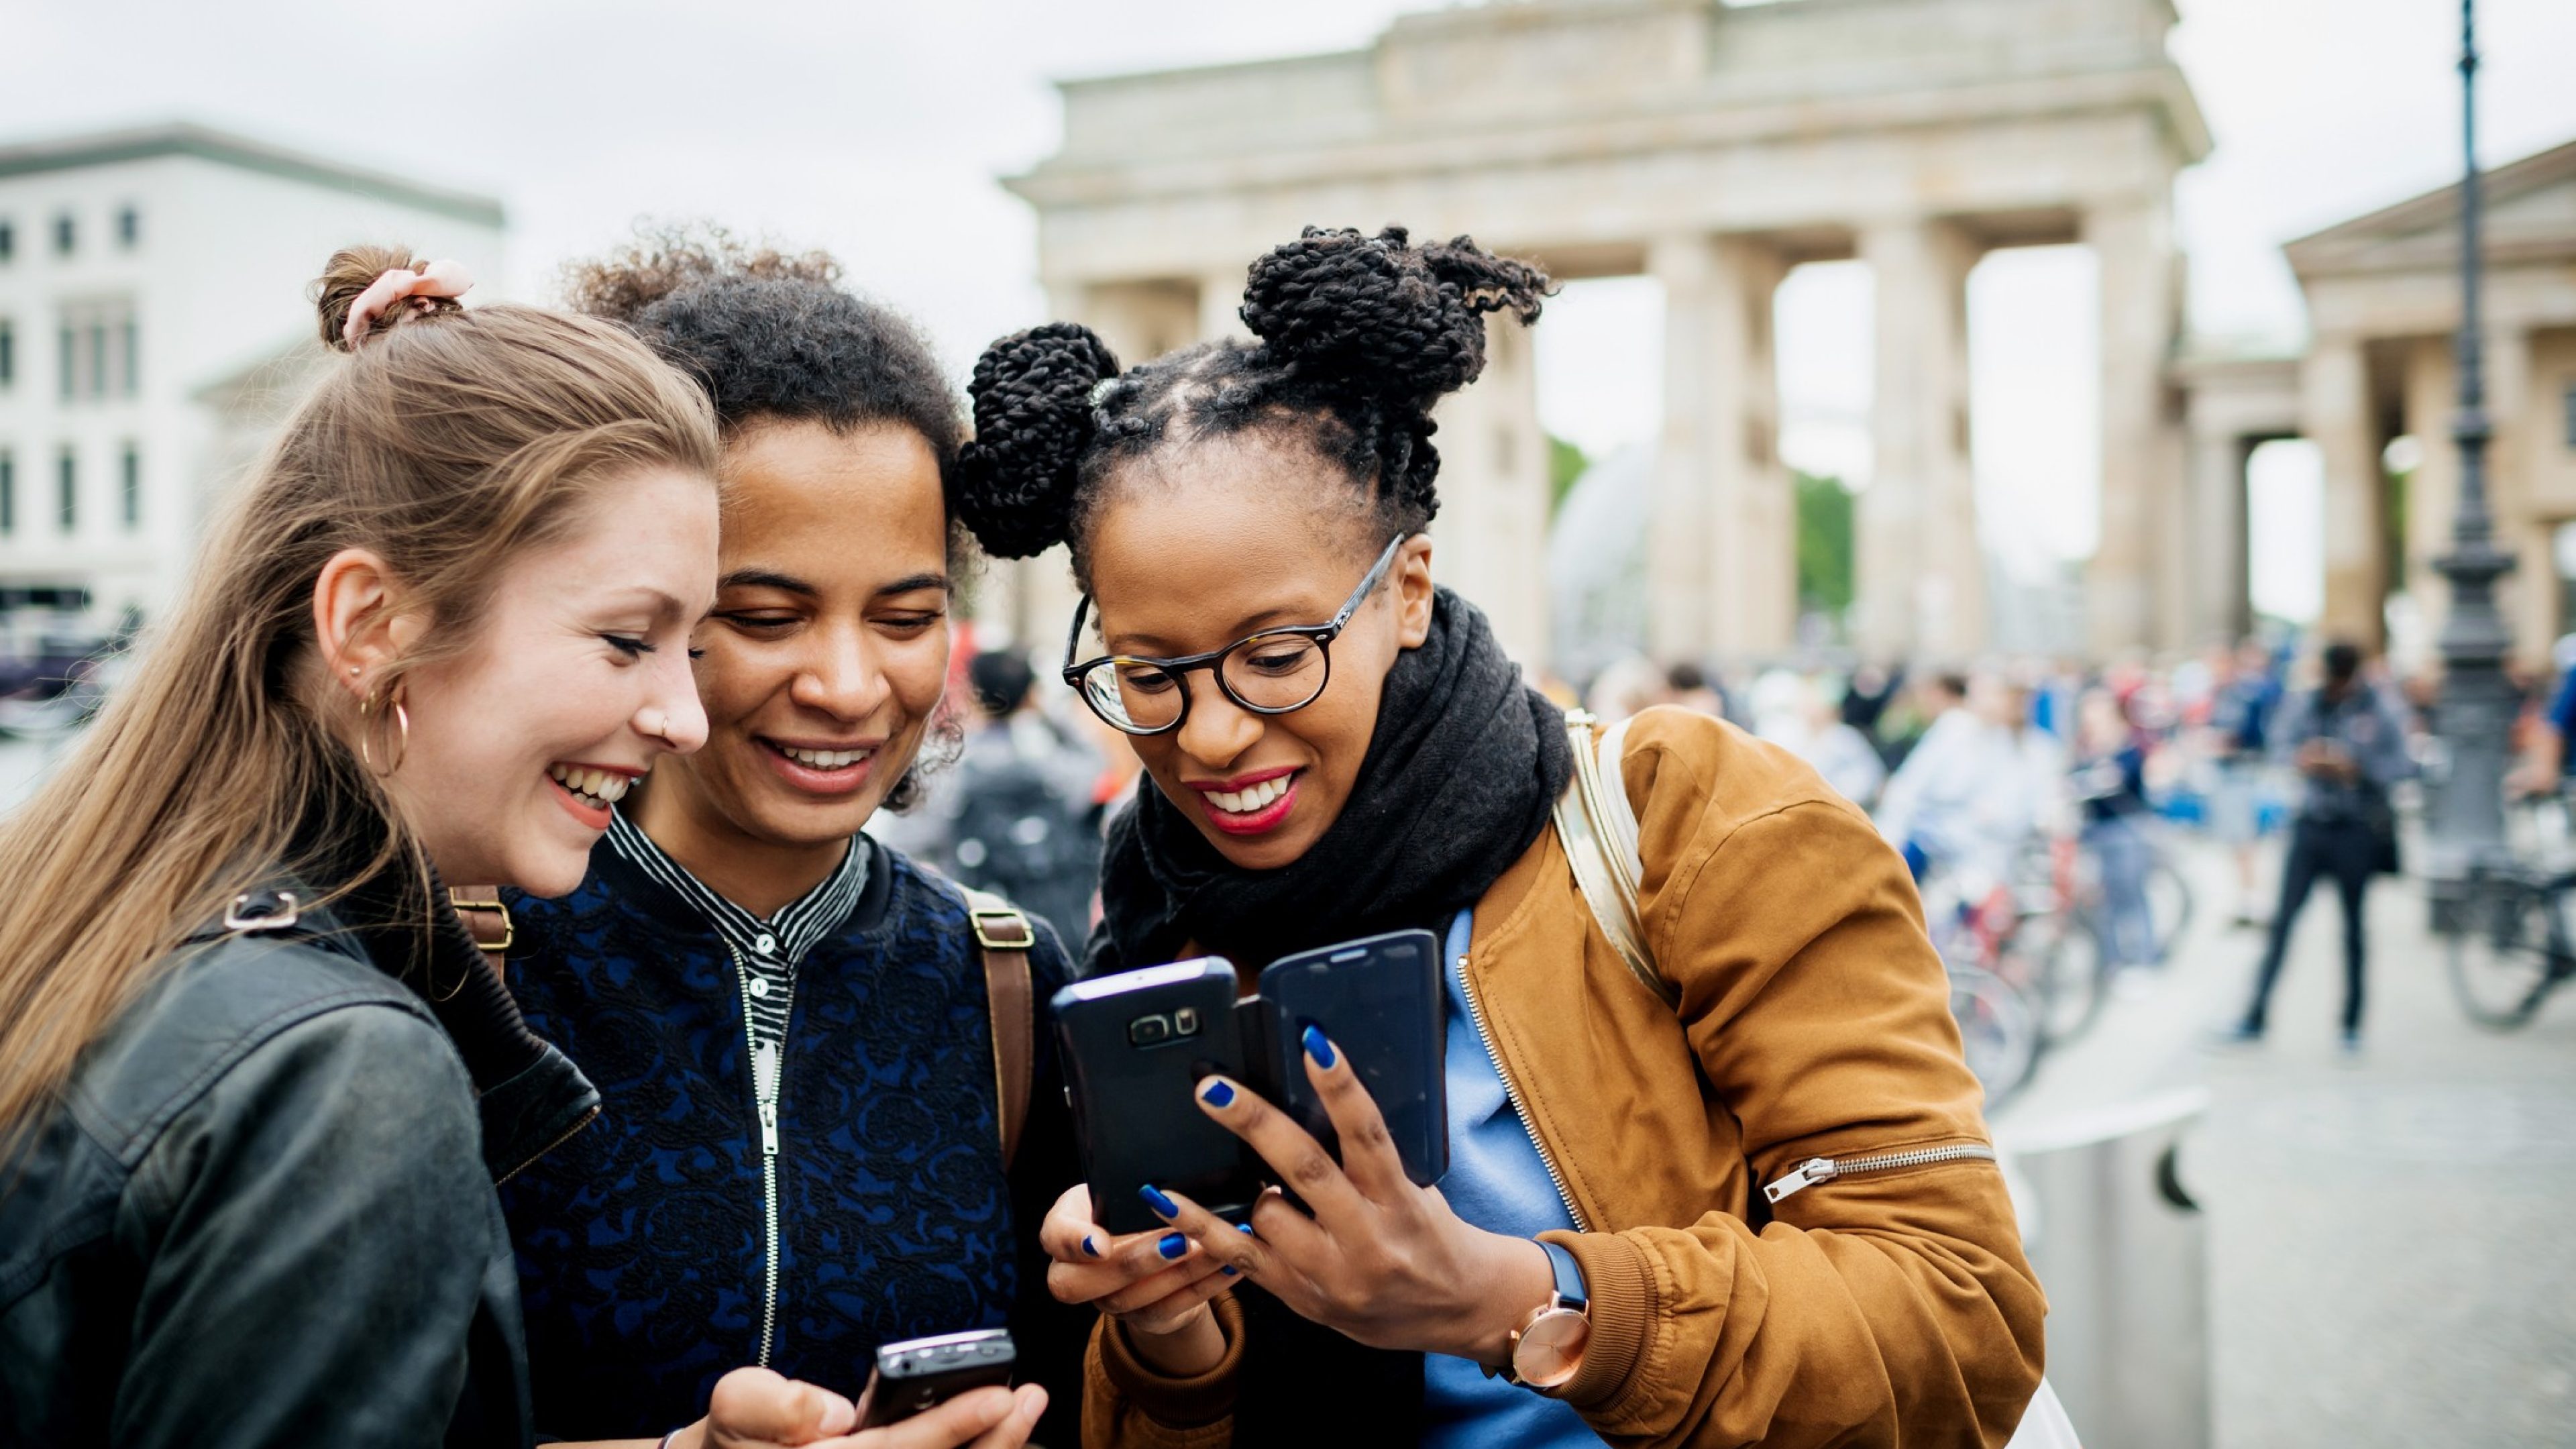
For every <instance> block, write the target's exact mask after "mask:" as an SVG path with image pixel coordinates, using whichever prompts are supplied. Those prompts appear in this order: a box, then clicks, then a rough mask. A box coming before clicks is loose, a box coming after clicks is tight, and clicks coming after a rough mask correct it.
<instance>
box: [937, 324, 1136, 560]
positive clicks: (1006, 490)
mask: <svg viewBox="0 0 2576 1449" xmlns="http://www.w3.org/2000/svg"><path fill="white" fill-rule="evenodd" d="M1117 375H1118V359H1117V358H1116V357H1114V356H1112V355H1111V354H1110V351H1109V346H1108V344H1107V343H1104V342H1102V341H1101V340H1100V338H1099V337H1098V336H1097V335H1096V334H1094V333H1093V332H1092V330H1091V329H1090V328H1088V327H1084V326H1082V325H1080V324H1078V323H1073V322H1050V323H1048V324H1046V325H1045V326H1043V327H1032V328H1030V329H1029V330H1027V331H1026V332H1014V333H1012V334H1011V335H1010V336H1008V337H1005V338H1003V339H1002V340H1001V341H999V342H996V343H994V344H993V345H992V346H990V347H988V348H985V349H984V355H983V356H981V357H979V358H977V359H975V378H974V381H973V382H971V383H969V384H967V388H966V395H967V396H968V397H969V398H970V399H971V400H972V401H973V403H974V407H975V437H974V439H973V440H972V441H970V442H968V443H967V444H966V446H965V447H963V448H961V449H960V450H958V454H957V516H958V518H959V519H960V520H961V521H963V522H964V523H965V525H966V527H967V528H968V529H969V530H971V531H972V532H973V533H974V535H975V540H976V542H978V543H981V544H982V545H983V546H984V551H985V552H986V553H989V554H991V555H993V556H994V557H996V558H1029V557H1031V556H1033V555H1036V554H1039V553H1043V552H1045V551H1046V549H1047V548H1048V547H1049V546H1051V545H1054V544H1059V543H1064V542H1066V541H1067V540H1068V539H1069V537H1070V535H1071V533H1072V526H1073V503H1074V487H1075V485H1076V483H1077V482H1078V481H1079V478H1080V472H1081V462H1082V452H1083V448H1084V446H1085V445H1086V444H1087V443H1089V442H1090V440H1091V394H1092V391H1093V389H1095V388H1097V387H1098V386H1099V385H1100V384H1101V383H1102V382H1103V381H1105V380H1107V379H1109V378H1113V377H1116V376H1117Z"/></svg>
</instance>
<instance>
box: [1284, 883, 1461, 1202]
mask: <svg viewBox="0 0 2576 1449" xmlns="http://www.w3.org/2000/svg"><path fill="white" fill-rule="evenodd" d="M1261 1000H1262V1002H1263V1003H1264V1005H1265V1010H1264V1012H1263V1014H1264V1016H1265V1017H1266V1018H1267V1019H1268V1020H1267V1032H1266V1035H1267V1036H1268V1038H1269V1039H1270V1041H1271V1042H1272V1043H1274V1044H1275V1051H1276V1053H1277V1055H1276V1057H1275V1060H1276V1061H1277V1063H1278V1067H1279V1080H1278V1081H1277V1082H1276V1083H1275V1084H1273V1085H1274V1087H1275V1095H1274V1097H1273V1100H1275V1101H1277V1102H1279V1103H1280V1104H1281V1105H1282V1106H1283V1107H1284V1108H1286V1109H1287V1111H1288V1112H1289V1113H1291V1114H1292V1115H1294V1116H1295V1117H1296V1118H1297V1120H1298V1121H1299V1122H1301V1123H1303V1124H1304V1125H1305V1128H1306V1130H1307V1131H1309V1132H1311V1133H1313V1134H1314V1135H1315V1139H1316V1140H1317V1141H1319V1142H1321V1143H1323V1144H1324V1145H1325V1147H1326V1148H1327V1149H1329V1150H1331V1151H1332V1153H1333V1155H1334V1158H1335V1159H1336V1160H1339V1158H1340V1156H1341V1148H1340V1144H1339V1142H1338V1141H1337V1139H1336V1137H1335V1135H1334V1132H1333V1124H1332V1119H1331V1118H1329V1117H1327V1116H1326V1115H1325V1114H1324V1104H1323V1099H1322V1098H1321V1097H1320V1096H1319V1095H1317V1093H1316V1091H1315V1089H1314V1087H1313V1085H1312V1084H1310V1083H1309V1082H1308V1081H1307V1080H1306V1066H1305V1049H1304V1048H1303V1046H1301V1045H1300V1039H1301V1038H1302V1037H1303V1036H1304V1034H1305V1030H1306V1028H1307V1027H1308V1026H1309V1025H1314V1026H1320V1027H1322V1028H1323V1029H1324V1035H1326V1036H1327V1037H1330V1038H1331V1039H1332V1042H1333V1046H1334V1048H1335V1049H1336V1050H1338V1051H1340V1052H1342V1053H1343V1054H1344V1055H1346V1056H1348V1057H1349V1058H1350V1061H1351V1067H1352V1070H1354V1071H1355V1072H1357V1073H1358V1074H1359V1079H1360V1083H1361V1085H1363V1086H1365V1087H1367V1088H1368V1091H1369V1096H1370V1097H1372V1098H1374V1099H1375V1100H1376V1102H1377V1107H1378V1111H1379V1113H1381V1114H1382V1115H1383V1116H1384V1117H1385V1118H1386V1130H1387V1133H1388V1135H1390V1136H1392V1137H1393V1138H1394V1139H1395V1148H1396V1153H1397V1155H1399V1156H1400V1157H1402V1158H1403V1159H1404V1171H1405V1175H1406V1176H1407V1177H1409V1178H1411V1179H1412V1180H1413V1181H1414V1183H1415V1184H1416V1185H1418V1186H1421V1187H1429V1186H1431V1185H1432V1184H1434V1183H1436V1182H1438V1181H1439V1180H1440V1179H1441V1178H1442V1177H1443V1176H1445V1175H1447V1173H1448V1171H1449V1094H1448V1082H1447V1078H1446V1076H1445V1075H1444V1074H1443V1066H1444V1062H1443V1054H1444V1046H1445V1039H1444V1024H1443V1020H1442V1000H1441V988H1440V940H1439V938H1438V937H1436V936H1434V935H1432V934H1431V933H1430V932H1429V931H1390V932H1388V933H1386V934H1385V935H1382V936H1369V937H1365V938H1363V939H1361V940H1357V941H1348V942H1344V943H1343V944H1341V945H1338V946H1325V947H1320V948H1318V949H1316V950H1313V951H1301V952H1299V953H1298V954H1296V955H1294V956H1287V957H1282V958H1281V959H1279V960H1277V961H1274V962H1272V963H1271V964H1270V966H1269V968H1268V969H1267V970H1264V971H1263V972H1262V973H1261Z"/></svg>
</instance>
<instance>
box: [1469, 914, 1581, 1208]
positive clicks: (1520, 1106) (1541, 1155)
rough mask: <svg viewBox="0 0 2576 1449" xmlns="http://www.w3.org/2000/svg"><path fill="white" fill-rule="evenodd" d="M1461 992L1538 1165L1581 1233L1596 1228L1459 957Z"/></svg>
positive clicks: (1477, 1037)
mask: <svg viewBox="0 0 2576 1449" xmlns="http://www.w3.org/2000/svg"><path fill="white" fill-rule="evenodd" d="M1458 989H1459V994H1461V995H1463V996H1465V997H1466V998H1467V1020H1468V1021H1469V1022H1471V1023H1473V1024H1474V1026H1475V1028H1476V1040H1477V1041H1479V1042H1481V1043H1483V1044H1484V1048H1485V1059H1486V1060H1488V1061H1490V1062H1492V1063H1493V1064H1494V1075H1495V1076H1497V1077H1499V1078H1501V1079H1502V1083H1503V1096H1504V1097H1505V1098H1506V1099H1508V1100H1509V1101H1510V1102H1511V1104H1512V1112H1513V1113H1514V1115H1516V1116H1518V1117H1519V1118H1520V1119H1521V1130H1522V1131H1523V1132H1526V1133H1528V1134H1529V1140H1530V1146H1531V1148H1532V1149H1534V1150H1535V1151H1536V1152H1537V1153H1538V1165H1539V1166H1541V1167H1544V1168H1546V1169H1547V1180H1548V1181H1549V1182H1551V1183H1553V1184H1555V1186H1556V1195H1557V1197H1558V1198H1559V1199H1561V1200H1562V1201H1563V1202H1564V1203H1565V1216H1566V1218H1567V1220H1568V1221H1570V1222H1572V1223H1573V1224H1574V1230H1575V1231H1576V1232H1578V1233H1588V1232H1590V1231H1592V1229H1591V1228H1590V1227H1589V1226H1588V1225H1586V1224H1585V1223H1584V1221H1583V1209H1581V1208H1579V1207H1576V1206H1575V1205H1574V1194H1573V1193H1571V1192H1569V1191H1567V1190H1566V1186H1565V1175H1564V1174H1563V1173H1560V1172H1558V1171H1557V1170H1556V1161H1555V1159H1553V1158H1551V1157H1549V1156H1548V1155H1547V1144H1546V1143H1544V1142H1541V1141H1539V1140H1538V1128H1536V1127H1535V1126H1532V1125H1531V1124H1530V1115H1529V1107H1528V1105H1527V1104H1526V1103H1524V1102H1522V1101H1521V1089H1520V1088H1518V1087H1515V1086H1513V1085H1512V1074H1511V1073H1509V1072H1507V1071H1504V1070H1503V1055H1502V1053H1500V1052H1498V1051H1496V1050H1494V1036H1493V1033H1491V1032H1489V1031H1487V1030H1486V1029H1485V1008H1484V1005H1483V1003H1481V1002H1479V1001H1477V1000H1476V982H1475V978H1473V977H1471V976H1469V975H1468V974H1467V958H1466V957H1464V956H1461V957H1459V958H1458Z"/></svg>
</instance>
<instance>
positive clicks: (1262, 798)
mask: <svg viewBox="0 0 2576 1449" xmlns="http://www.w3.org/2000/svg"><path fill="white" fill-rule="evenodd" d="M1296 778H1297V777H1296V776H1294V775H1281V776H1279V777H1278V778H1277V779H1273V780H1264V781H1262V782H1261V783H1260V784H1258V785H1247V786H1245V787H1244V788H1242V789H1240V790H1210V791H1209V792H1208V796H1207V798H1208V803H1209V804H1211V805H1214V806H1215V807H1216V808H1218V809H1219V810H1223V811H1225V812H1226V813H1227V814H1229V815H1248V814H1250V813H1251V812H1253V811H1255V810H1260V809H1265V808H1267V807H1268V806H1269V805H1270V804H1271V803H1272V802H1274V801H1276V800H1277V799H1278V798H1279V797H1280V796H1282V795H1285V794H1287V793H1288V785H1289V782H1290V781H1292V780H1294V779H1296Z"/></svg>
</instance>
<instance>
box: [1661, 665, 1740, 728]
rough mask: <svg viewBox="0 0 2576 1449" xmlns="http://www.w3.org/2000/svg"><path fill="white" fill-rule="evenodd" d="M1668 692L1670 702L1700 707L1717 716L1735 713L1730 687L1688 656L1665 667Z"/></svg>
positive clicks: (1705, 713)
mask: <svg viewBox="0 0 2576 1449" xmlns="http://www.w3.org/2000/svg"><path fill="white" fill-rule="evenodd" d="M1664 694H1665V703H1667V704H1677V705H1680V706H1681V707H1682V708H1684V709H1690V710H1697V711H1699V712H1700V713H1701V714H1704V715H1708V716H1710V717H1712V718H1715V719H1727V718H1730V717H1731V715H1732V711H1730V710H1729V709H1728V708H1727V698H1726V691H1725V690H1724V689H1723V688H1721V687H1720V686H1719V684H1718V682H1717V681H1716V680H1713V679H1711V678H1710V677H1709V674H1708V671H1707V670H1705V669H1702V668H1700V667H1699V666H1698V665H1696V664H1693V663H1691V662H1690V661H1689V660H1687V659H1685V660H1683V661H1682V662H1681V663H1679V664H1676V665H1674V666H1673V667H1671V668H1670V669H1667V670H1665V671H1664Z"/></svg>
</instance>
